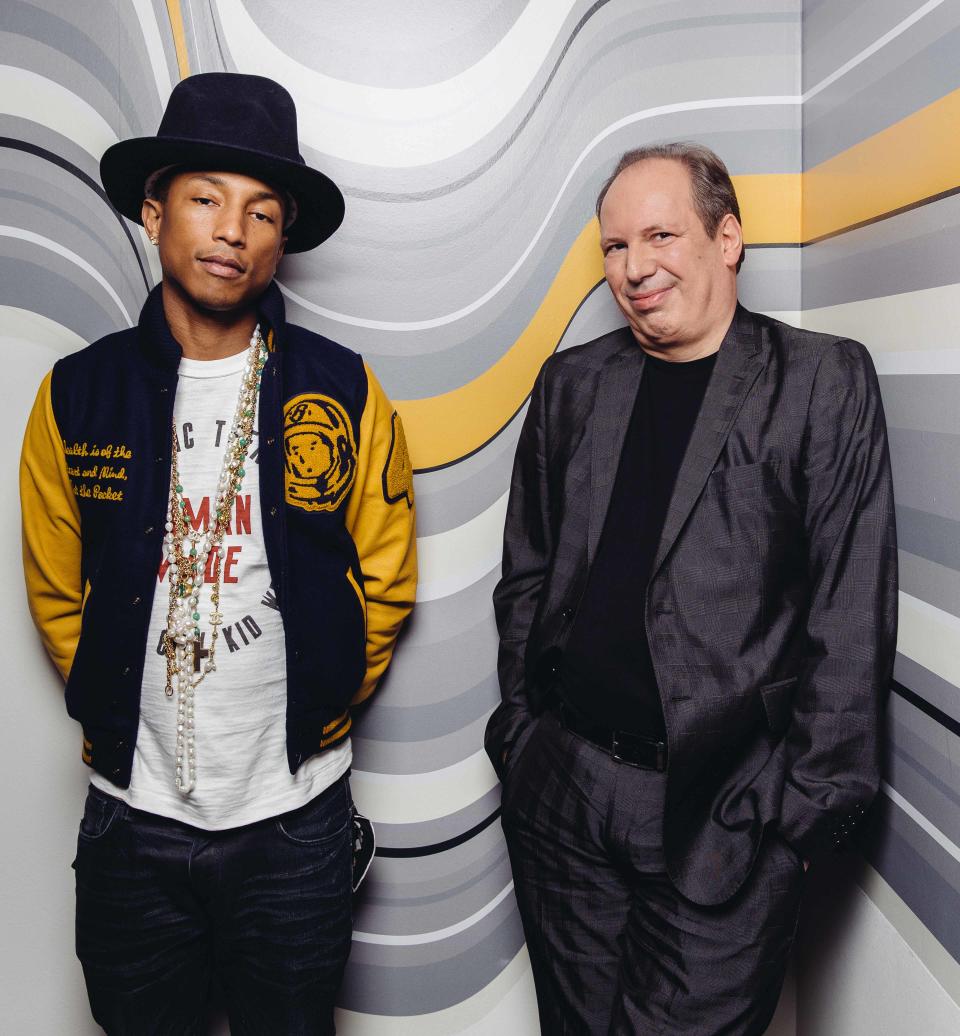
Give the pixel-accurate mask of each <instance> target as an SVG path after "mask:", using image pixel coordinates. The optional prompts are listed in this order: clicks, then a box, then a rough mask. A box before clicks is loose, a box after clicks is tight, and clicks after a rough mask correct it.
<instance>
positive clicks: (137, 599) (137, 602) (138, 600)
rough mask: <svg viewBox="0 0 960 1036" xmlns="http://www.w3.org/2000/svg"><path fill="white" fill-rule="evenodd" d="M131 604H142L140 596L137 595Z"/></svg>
mask: <svg viewBox="0 0 960 1036" xmlns="http://www.w3.org/2000/svg"><path fill="white" fill-rule="evenodd" d="M130 603H131V604H139V603H140V595H139V594H137V596H136V597H134V599H133V600H132V601H131V602H130Z"/></svg>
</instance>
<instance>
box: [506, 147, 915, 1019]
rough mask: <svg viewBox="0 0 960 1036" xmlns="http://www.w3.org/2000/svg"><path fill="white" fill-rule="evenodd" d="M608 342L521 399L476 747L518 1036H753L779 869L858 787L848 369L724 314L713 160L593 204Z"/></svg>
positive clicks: (633, 161)
mask: <svg viewBox="0 0 960 1036" xmlns="http://www.w3.org/2000/svg"><path fill="white" fill-rule="evenodd" d="M597 214H598V216H599V219H600V229H601V238H602V240H601V244H602V248H603V253H604V264H605V273H606V278H607V282H608V284H609V287H610V289H611V291H612V292H613V296H614V298H615V299H616V301H617V304H618V305H619V306H620V308H621V309H622V311H623V313H624V316H625V317H626V320H627V324H628V326H627V327H626V328H623V329H621V330H618V331H614V332H612V333H611V334H608V335H604V336H603V337H602V338H598V339H596V340H595V341H593V342H589V343H588V344H586V345H583V346H580V347H578V348H574V349H570V350H567V351H565V352H563V353H559V354H557V355H556V356H553V357H552V358H551V359H549V360H548V361H547V363H546V364H545V365H544V367H543V370H542V371H541V372H540V375H539V377H538V378H537V382H536V384H535V386H534V389H533V394H532V397H531V401H530V409H529V412H528V414H527V417H526V420H525V422H524V426H523V431H522V433H521V437H520V442H519V445H518V448H517V457H516V463H515V467H514V473H513V481H512V485H511V492H510V505H509V509H508V513H507V524H506V533H505V542H504V559H503V578H502V579H501V581H500V583H499V585H498V586H497V589H496V592H495V594H494V602H495V606H496V613H497V622H498V625H499V629H500V637H501V647H500V659H499V673H500V683H501V690H502V697H503V701H502V704H501V705H500V706H499V707H498V708H497V710H496V711H495V712H494V714H493V716H492V717H491V720H490V723H489V725H488V728H487V737H486V746H487V751H488V752H489V754H490V757H491V760H492V761H493V764H494V766H495V767H496V769H497V771H498V773H499V775H500V777H501V780H502V781H503V786H504V792H503V827H504V831H505V833H506V836H507V844H508V847H509V850H510V855H511V862H512V865H513V870H514V877H515V884H516V894H517V900H518V903H519V907H520V913H521V917H522V919H523V924H524V930H525V933H526V937H527V943H528V946H529V949H530V956H531V960H532V963H533V971H534V978H535V980H536V986H537V995H538V1000H539V1004H540V1013H541V1022H542V1026H543V1031H544V1032H545V1033H550V1036H556V1034H560V1033H589V1034H594V1033H606V1032H613V1033H642V1034H652V1033H658V1034H661V1033H662V1034H667V1033H669V1034H683V1036H694V1034H700V1036H715V1034H719V1033H724V1034H759V1033H762V1032H763V1031H764V1030H765V1029H766V1027H767V1025H768V1023H769V1021H770V1018H771V1016H772V1014H773V1012H774V1009H775V1007H776V1003H777V999H778V995H779V991H780V988H781V985H782V982H783V976H784V972H785V969H786V964H787V957H788V954H789V949H790V945H791V943H792V940H793V935H794V931H795V928H796V920H797V912H798V907H799V901H800V893H801V885H802V878H803V873H804V871H805V869H806V867H807V865H808V861H810V860H811V859H814V858H815V857H816V856H817V854H818V853H819V852H820V851H822V850H823V849H824V848H828V847H829V846H830V845H831V844H834V845H840V844H841V843H843V842H844V841H845V839H846V838H847V837H848V836H849V833H850V831H851V830H852V828H853V826H854V825H855V823H856V822H857V820H858V819H859V817H860V816H861V815H862V814H863V811H864V809H865V808H866V806H867V805H868V804H869V802H870V800H871V799H872V798H873V796H874V795H875V793H876V791H877V787H878V784H879V780H880V773H879V759H880V751H879V742H880V722H881V715H882V706H883V701H884V697H885V692H886V690H887V686H888V683H889V679H890V673H891V667H892V661H893V654H894V647H895V641H896V599H897V581H896V536H895V530H894V518H893V496H892V491H891V483H890V467H889V459H888V452H887V443H886V431H885V427H884V419H883V411H882V407H881V402H880V395H879V389H878V384H877V379H876V375H875V373H874V370H873V366H872V364H871V361H870V358H869V355H868V354H867V352H866V350H865V349H864V348H863V346H861V345H859V344H857V343H856V342H852V341H850V340H848V339H838V338H834V337H830V336H827V335H819V334H813V333H811V332H807V331H800V330H797V329H796V328H792V327H788V326H787V325H785V324H782V323H779V322H778V321H775V320H771V319H768V318H766V317H762V316H759V315H756V314H753V313H750V312H748V311H747V310H746V309H744V308H743V307H741V306H740V305H739V304H738V302H737V286H736V277H737V271H738V270H739V268H740V264H741V263H742V261H743V238H742V232H741V228H740V215H739V208H738V205H737V199H736V195H735V193H734V189H733V185H732V184H731V182H730V178H729V175H728V173H727V170H726V168H725V167H724V165H723V163H722V162H721V161H720V159H719V158H718V157H717V156H716V155H714V154H713V153H712V152H711V151H709V150H708V149H706V148H703V147H699V146H696V145H689V144H671V145H661V146H654V147H648V148H643V149H640V150H637V151H633V152H628V153H627V154H626V155H624V157H623V158H622V159H621V161H620V163H619V165H618V166H617V168H616V170H615V171H614V174H613V176H612V177H611V178H610V180H609V181H608V182H607V184H606V185H605V186H604V188H603V191H602V192H601V194H600V198H599V200H598V204H597Z"/></svg>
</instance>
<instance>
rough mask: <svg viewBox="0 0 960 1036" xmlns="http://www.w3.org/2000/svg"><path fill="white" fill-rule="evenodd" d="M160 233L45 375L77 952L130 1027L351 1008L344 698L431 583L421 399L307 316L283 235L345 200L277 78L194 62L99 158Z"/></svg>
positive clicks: (355, 690)
mask: <svg viewBox="0 0 960 1036" xmlns="http://www.w3.org/2000/svg"><path fill="white" fill-rule="evenodd" d="M101 175H102V178H103V182H104V186H105V188H106V191H107V194H108V196H109V197H110V199H111V201H112V202H113V203H114V205H115V206H116V207H117V209H118V210H119V211H120V212H122V213H123V214H124V215H126V216H128V217H129V218H131V219H134V220H136V221H138V222H142V224H143V226H144V228H145V229H146V231H147V234H148V235H149V237H150V240H151V242H152V243H153V244H154V245H155V246H157V247H158V248H159V252H160V263H161V267H162V269H163V282H162V284H161V285H159V286H158V287H157V288H155V289H154V290H153V291H152V292H151V293H150V295H149V297H148V298H147V301H146V304H145V305H144V308H143V312H142V313H141V316H140V321H139V325H138V326H137V327H136V328H132V329H130V330H128V331H123V332H120V333H118V334H113V335H109V336H107V337H106V338H103V339H101V340H100V341H98V342H95V343H94V344H93V345H91V346H89V347H88V348H86V349H84V350H82V351H80V352H79V353H75V354H73V355H72V356H68V357H66V358H65V359H63V360H61V361H60V362H59V363H57V364H56V366H55V367H54V368H53V370H52V372H51V373H50V374H48V375H47V377H46V378H45V379H44V381H43V383H42V385H41V387H40V391H39V394H38V397H37V401H36V404H35V406H34V409H33V413H32V414H31V417H30V421H29V424H28V427H27V431H26V437H25V440H24V447H23V456H22V462H21V499H22V507H23V519H24V521H23V532H24V536H23V544H24V567H25V572H26V580H27V590H28V597H29V600H30V606H31V611H32V613H33V616H34V619H35V621H36V623H37V625H38V627H39V629H40V632H41V635H42V637H43V640H44V643H45V645H46V647H47V649H48V651H49V652H50V655H51V657H52V658H53V661H54V662H55V663H56V665H57V667H58V668H59V670H60V672H61V673H62V674H63V676H64V678H65V679H66V701H67V709H68V712H69V713H70V715H71V716H73V717H74V718H75V719H77V720H79V721H80V723H81V724H82V726H83V759H84V761H85V762H86V763H87V764H88V765H89V766H90V767H91V768H92V775H91V787H90V791H89V794H88V797H87V802H86V807H85V810H84V816H83V820H82V821H81V825H80V833H79V839H78V848H77V859H76V862H75V864H74V866H75V869H76V880H77V954H78V956H79V958H80V961H81V963H82V965H83V970H84V976H85V979H86V983H87V990H88V993H89V997H90V1003H91V1008H92V1011H93V1015H94V1017H95V1018H96V1020H97V1021H98V1022H99V1023H100V1024H101V1025H102V1026H103V1027H104V1029H106V1030H107V1031H108V1032H110V1033H138V1034H139V1033H160V1032H164V1033H166V1032H175V1033H192V1032H197V1031H200V1027H201V1025H202V1019H203V1018H204V1015H205V1010H206V1002H207V997H208V990H209V987H210V983H211V981H212V980H214V979H215V980H216V981H217V982H218V983H219V984H220V986H221V987H222V989H223V991H224V995H225V999H226V1002H227V1007H228V1012H229V1015H230V1022H231V1028H232V1031H233V1032H235V1033H241V1032H242V1033H281V1032H282V1033H326V1032H332V1031H333V1029H334V1026H333V1005H334V998H335V994H336V991H337V988H338V986H339V983H340V979H341V976H342V974H343V969H344V966H345V964H346V960H347V955H348V953H349V949H350V940H351V903H350V894H351V864H352V848H353V838H352V833H353V830H354V825H353V812H354V811H353V808H352V802H351V798H350V789H349V784H348V780H347V774H348V771H349V767H350V761H351V754H350V740H349V737H348V732H349V730H350V724H351V719H350V711H349V709H350V706H351V704H355V703H357V702H359V701H362V700H364V699H365V698H366V697H367V696H369V695H370V693H371V692H372V691H373V689H374V688H375V686H376V684H377V682H378V680H379V678H380V677H381V675H382V674H383V672H384V670H385V669H386V666H387V664H388V662H389V660H390V656H391V654H392V650H393V645H394V642H395V639H396V636H397V633H398V632H399V628H400V626H401V624H402V622H403V620H404V618H405V616H406V615H407V613H408V612H409V610H410V608H411V607H412V605H413V599H414V592H415V584H416V546H415V537H414V512H413V489H412V477H411V469H410V463H409V459H408V457H407V451H406V446H405V443H404V438H403V429H402V427H401V424H400V420H399V418H398V416H397V414H396V412H395V411H394V409H393V407H392V406H391V405H390V403H389V401H388V400H387V398H386V396H385V395H384V393H383V391H382V389H381V388H380V386H379V385H378V384H377V381H376V379H375V378H374V376H373V374H372V372H371V371H370V369H369V368H368V367H367V366H366V365H365V364H364V362H363V361H362V360H361V358H360V357H359V356H357V355H356V354H355V353H352V352H350V351H349V350H347V349H345V348H343V347H341V346H339V345H337V344H335V343H334V342H331V341H329V340H327V339H325V338H322V337H320V336H319V335H316V334H313V333H311V332H309V331H306V330H305V329H303V328H300V327H296V326H294V325H292V324H288V323H287V322H286V320H285V318H284V307H283V300H282V298H281V295H280V292H279V290H278V288H277V286H276V285H275V284H274V283H273V277H274V274H275V272H276V268H277V263H278V262H279V260H280V257H281V256H282V255H283V253H284V252H285V251H286V252H297V251H305V250H307V249H310V248H313V247H315V246H316V245H318V244H320V242H321V241H323V240H324V239H325V238H327V237H328V236H329V235H330V234H332V233H333V232H334V231H335V230H336V229H337V227H338V226H339V225H340V223H341V221H342V219H343V212H344V206H343V198H342V196H341V194H340V192H339V190H338V189H337V187H336V186H335V185H334V184H333V183H332V181H330V180H329V179H328V178H327V177H326V176H324V175H323V174H322V173H320V172H318V171H316V170H313V169H310V168H308V167H307V166H306V165H305V163H304V161H303V159H302V158H301V156H300V154H299V151H298V144H297V125H296V112H295V109H294V106H293V101H292V99H291V98H290V96H289V94H288V93H287V92H286V91H285V90H284V89H283V88H282V87H280V86H279V85H278V84H276V83H274V82H272V81H271V80H268V79H263V78H260V77H256V76H244V75H235V74H228V73H212V74H205V75H198V76H194V77H192V78H189V79H187V80H185V81H183V82H182V83H180V84H179V85H178V86H177V87H176V89H175V90H174V91H173V94H172V95H171V97H170V101H169V104H168V106H167V110H166V113H165V114H164V117H163V121H162V122H161V125H160V130H159V132H158V134H157V136H156V137H153V138H144V139H138V140H129V141H124V142H121V143H119V144H116V145H114V146H113V147H111V148H110V149H109V150H108V151H107V152H106V154H105V155H104V156H103V160H102V163H101Z"/></svg>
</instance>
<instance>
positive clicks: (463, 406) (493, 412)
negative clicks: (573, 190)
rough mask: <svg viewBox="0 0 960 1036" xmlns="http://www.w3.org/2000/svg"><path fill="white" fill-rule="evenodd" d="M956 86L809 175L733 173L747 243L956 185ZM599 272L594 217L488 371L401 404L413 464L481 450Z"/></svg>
mask: <svg viewBox="0 0 960 1036" xmlns="http://www.w3.org/2000/svg"><path fill="white" fill-rule="evenodd" d="M958 125H960V90H957V91H954V92H953V93H950V94H947V96H946V97H943V98H941V99H940V100H938V101H934V102H933V104H930V105H927V106H926V107H925V108H921V109H920V110H919V111H917V112H914V113H912V114H911V115H908V116H907V117H906V118H904V119H902V120H901V121H900V122H897V123H895V124H894V125H892V126H889V127H887V128H886V129H884V130H881V131H880V132H879V133H876V134H874V135H873V136H871V137H868V138H867V139H866V140H863V141H861V142H860V143H859V144H855V145H854V146H853V147H851V148H848V149H847V150H846V151H844V152H842V153H841V154H839V155H836V156H834V157H833V158H829V159H827V160H826V161H824V162H822V163H821V164H820V165H817V166H814V167H813V168H812V169H809V170H808V171H807V172H806V173H804V174H802V176H801V174H799V173H771V174H755V175H753V174H751V175H743V176H735V177H734V178H733V179H734V184H735V186H736V189H737V196H738V198H739V200H740V209H741V212H742V214H743V225H744V236H745V238H746V241H747V243H748V244H753V245H760V244H799V243H801V242H806V241H812V240H816V239H818V238H821V237H823V236H824V235H827V234H836V233H838V232H840V231H843V230H845V229H847V228H849V227H851V226H853V225H856V224H859V223H862V222H864V221H867V220H872V219H876V218H878V217H880V216H883V215H885V214H887V213H890V212H892V211H894V210H896V209H899V208H902V207H904V206H907V205H911V204H914V203H916V202H919V201H923V200H924V199H926V198H931V197H934V196H936V195H938V194H941V193H943V192H944V191H949V190H952V189H953V188H955V187H957V186H960V133H958V132H957V131H956V127H957V126H958ZM602 277H603V262H602V258H601V256H600V248H599V239H598V230H597V224H596V221H595V220H591V221H590V222H589V223H588V224H587V225H586V227H584V229H583V230H582V231H581V232H580V234H579V236H578V237H577V239H576V241H574V243H573V246H572V247H571V249H570V251H569V252H568V253H567V255H566V257H565V258H564V260H563V262H562V264H561V266H560V270H559V271H558V273H557V276H556V278H555V279H554V282H553V284H551V285H550V288H549V290H548V291H547V294H546V297H545V298H544V300H543V302H542V303H541V304H540V306H539V308H538V309H537V311H536V313H534V315H533V318H532V319H531V321H530V323H529V324H528V325H527V326H526V328H525V329H524V331H523V333H522V334H521V335H520V337H519V338H518V339H517V341H516V342H515V343H514V344H513V346H511V348H510V349H509V350H508V351H507V353H506V354H505V355H504V356H502V357H501V358H500V359H499V360H498V361H497V362H496V363H495V364H494V365H493V366H492V367H490V369H489V370H487V371H484V373H483V374H481V375H480V376H479V377H477V378H474V380H473V381H470V382H468V383H467V384H466V385H462V386H461V387H460V388H457V389H454V390H453V391H451V392H446V393H443V394H442V395H439V396H433V397H430V398H428V399H408V400H399V401H397V403H396V407H397V410H398V411H399V412H400V416H401V417H402V418H403V424H404V429H405V430H406V433H407V444H408V446H409V449H410V456H411V459H412V461H413V466H414V468H415V469H416V470H419V471H422V470H424V469H429V468H435V467H441V466H443V465H444V464H450V463H452V462H453V461H456V460H459V459H460V458H462V457H465V456H467V455H468V454H470V453H472V452H474V451H475V450H477V449H479V447H481V446H482V445H483V444H484V443H486V442H488V441H489V440H490V439H491V438H492V437H493V436H494V435H496V433H497V432H498V431H499V430H500V429H501V428H503V427H504V425H505V424H506V423H507V422H508V421H509V420H510V418H511V417H512V416H513V415H514V414H515V413H516V412H517V410H518V409H519V408H520V406H521V405H522V404H523V401H524V400H525V399H526V397H527V394H528V393H529V391H530V387H531V385H532V384H533V381H534V378H535V377H536V374H537V371H538V370H539V369H540V366H541V364H542V363H543V361H544V360H545V359H546V358H547V357H548V356H549V355H550V354H551V353H552V352H553V350H554V349H555V348H556V346H557V342H558V341H559V339H560V336H561V335H562V333H563V330H564V328H565V327H566V326H567V323H568V322H569V320H570V318H571V317H572V316H573V314H574V312H575V311H576V309H577V306H579V305H580V303H581V302H582V301H583V299H584V297H585V296H586V295H587V293H588V292H589V291H590V290H591V289H592V288H593V287H594V286H595V285H596V284H597V282H598V281H600V280H601V279H602Z"/></svg>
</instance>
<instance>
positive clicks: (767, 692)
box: [760, 676, 797, 734]
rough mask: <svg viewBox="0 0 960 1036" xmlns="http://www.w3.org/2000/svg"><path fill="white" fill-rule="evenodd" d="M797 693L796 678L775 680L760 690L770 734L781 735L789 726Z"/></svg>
mask: <svg viewBox="0 0 960 1036" xmlns="http://www.w3.org/2000/svg"><path fill="white" fill-rule="evenodd" d="M796 691H797V677H796V676H791V677H789V678H787V679H786V680H777V682H776V683H768V684H767V685H766V686H765V687H761V688H760V698H761V700H762V701H763V711H764V712H765V713H766V716H767V726H768V727H769V728H770V731H771V733H774V734H783V733H785V732H786V729H787V727H789V726H790V717H791V716H792V715H793V698H794V695H795V694H796Z"/></svg>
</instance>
